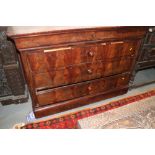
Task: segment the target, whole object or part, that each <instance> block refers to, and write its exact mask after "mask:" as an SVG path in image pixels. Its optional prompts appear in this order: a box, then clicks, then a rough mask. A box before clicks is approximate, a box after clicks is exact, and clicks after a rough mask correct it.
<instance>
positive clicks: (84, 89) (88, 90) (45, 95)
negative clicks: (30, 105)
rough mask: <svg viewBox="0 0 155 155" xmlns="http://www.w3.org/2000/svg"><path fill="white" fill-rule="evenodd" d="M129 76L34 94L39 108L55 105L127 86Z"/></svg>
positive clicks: (118, 76) (103, 79)
mask: <svg viewBox="0 0 155 155" xmlns="http://www.w3.org/2000/svg"><path fill="white" fill-rule="evenodd" d="M129 79H130V75H129V74H124V75H117V76H113V77H108V78H101V79H97V80H92V81H89V82H83V83H79V84H74V85H70V86H64V87H59V88H55V89H48V90H44V91H38V92H37V93H36V94H37V95H36V96H37V100H38V104H39V106H44V105H48V104H55V103H58V102H63V101H66V100H72V99H75V98H79V97H82V96H87V95H93V94H99V93H103V92H105V93H106V91H110V90H113V89H117V88H119V87H123V86H127V85H128V83H129Z"/></svg>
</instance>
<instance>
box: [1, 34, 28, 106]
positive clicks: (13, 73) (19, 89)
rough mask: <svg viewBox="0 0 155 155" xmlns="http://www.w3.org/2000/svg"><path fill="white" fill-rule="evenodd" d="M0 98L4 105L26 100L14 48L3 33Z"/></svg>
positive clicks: (22, 79) (26, 96)
mask: <svg viewBox="0 0 155 155" xmlns="http://www.w3.org/2000/svg"><path fill="white" fill-rule="evenodd" d="M0 97H1V98H0V102H1V103H2V104H4V105H5V104H11V103H21V102H25V101H27V99H28V95H27V91H25V83H24V78H23V75H22V72H21V68H20V64H19V61H18V58H17V52H16V49H15V46H14V45H13V43H12V42H11V41H8V40H7V36H6V34H5V31H1V32H0Z"/></svg>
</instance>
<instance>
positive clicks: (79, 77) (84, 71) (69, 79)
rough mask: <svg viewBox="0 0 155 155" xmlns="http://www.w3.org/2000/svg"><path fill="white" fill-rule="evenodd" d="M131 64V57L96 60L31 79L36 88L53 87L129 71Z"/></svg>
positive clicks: (35, 75)
mask: <svg viewBox="0 0 155 155" xmlns="http://www.w3.org/2000/svg"><path fill="white" fill-rule="evenodd" d="M132 64H133V58H132V57H126V58H121V59H120V60H113V61H110V62H106V63H105V62H104V61H96V62H94V63H84V64H80V65H76V66H72V67H68V68H66V69H60V70H56V71H51V72H46V73H39V74H34V75H33V79H34V84H35V88H36V89H42V88H43V89H44V88H53V87H57V86H62V85H67V84H72V83H77V82H82V81H86V80H92V79H96V78H101V77H104V76H110V75H115V74H119V73H123V72H127V71H128V72H130V68H131V66H132ZM116 66H117V67H116Z"/></svg>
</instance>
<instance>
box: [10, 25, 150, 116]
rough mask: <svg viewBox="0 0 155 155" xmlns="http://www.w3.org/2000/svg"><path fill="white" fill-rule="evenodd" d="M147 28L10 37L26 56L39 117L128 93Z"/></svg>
mask: <svg viewBox="0 0 155 155" xmlns="http://www.w3.org/2000/svg"><path fill="white" fill-rule="evenodd" d="M146 30H147V28H146V27H92V28H79V29H78V28H72V29H62V30H53V31H52V30H51V31H46V30H45V31H42V32H35V33H24V34H11V33H10V34H9V35H10V37H11V38H12V39H13V40H14V41H15V44H16V47H17V49H18V50H19V52H20V55H21V60H22V63H23V67H24V71H25V76H26V79H27V83H28V86H29V90H30V94H31V97H32V101H33V109H34V113H35V116H36V117H43V116H47V115H50V114H54V113H58V112H61V111H65V110H68V109H72V108H76V107H79V106H83V105H86V104H90V103H93V102H96V101H99V100H102V99H105V98H109V97H113V96H117V95H121V94H124V93H126V92H127V90H128V88H129V81H130V77H131V74H132V70H133V68H134V65H135V62H136V58H137V55H138V51H139V47H140V45H141V41H142V39H143V37H144V36H145V33H146Z"/></svg>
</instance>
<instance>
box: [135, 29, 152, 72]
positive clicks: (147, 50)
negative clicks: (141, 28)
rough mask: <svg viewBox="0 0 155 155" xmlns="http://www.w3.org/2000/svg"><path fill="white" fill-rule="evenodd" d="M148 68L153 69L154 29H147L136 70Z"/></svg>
mask: <svg viewBox="0 0 155 155" xmlns="http://www.w3.org/2000/svg"><path fill="white" fill-rule="evenodd" d="M150 67H155V27H152V28H151V27H150V28H148V33H147V35H146V37H145V40H144V44H143V46H142V50H141V52H140V56H139V60H138V65H137V70H141V69H146V68H150Z"/></svg>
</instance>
